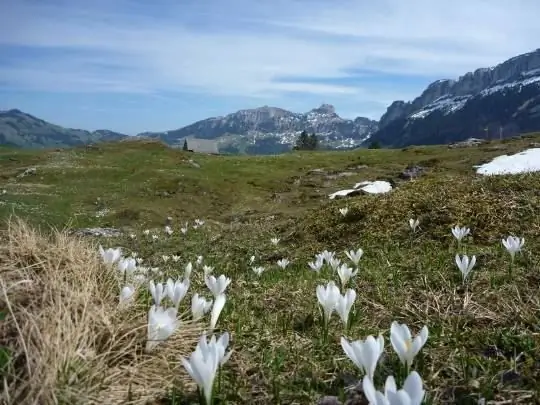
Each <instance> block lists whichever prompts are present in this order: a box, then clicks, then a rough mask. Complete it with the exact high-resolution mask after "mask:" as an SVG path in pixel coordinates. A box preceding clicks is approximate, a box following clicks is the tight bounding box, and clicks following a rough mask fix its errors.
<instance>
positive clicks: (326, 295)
mask: <svg viewBox="0 0 540 405" xmlns="http://www.w3.org/2000/svg"><path fill="white" fill-rule="evenodd" d="M316 293H317V299H318V301H319V304H320V305H321V307H322V309H323V317H324V324H325V325H328V322H329V321H330V317H331V316H332V313H333V312H334V310H335V309H336V304H337V302H338V299H339V297H340V296H341V294H340V292H339V288H338V287H337V286H336V284H335V283H334V282H333V281H330V282H328V284H327V285H326V286H323V285H318V286H317V288H316Z"/></svg>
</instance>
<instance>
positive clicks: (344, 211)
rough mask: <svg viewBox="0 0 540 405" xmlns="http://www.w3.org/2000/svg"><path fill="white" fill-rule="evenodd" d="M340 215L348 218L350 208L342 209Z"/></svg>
mask: <svg viewBox="0 0 540 405" xmlns="http://www.w3.org/2000/svg"><path fill="white" fill-rule="evenodd" d="M339 213H340V214H341V215H343V216H344V217H345V216H347V214H348V213H349V207H344V208H340V209H339Z"/></svg>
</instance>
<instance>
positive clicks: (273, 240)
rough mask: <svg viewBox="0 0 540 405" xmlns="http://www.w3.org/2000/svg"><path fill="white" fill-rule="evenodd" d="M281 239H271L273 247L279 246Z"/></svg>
mask: <svg viewBox="0 0 540 405" xmlns="http://www.w3.org/2000/svg"><path fill="white" fill-rule="evenodd" d="M279 241H280V239H279V238H275V237H274V238H272V239H270V242H272V244H273V245H277V244H278V243H279Z"/></svg>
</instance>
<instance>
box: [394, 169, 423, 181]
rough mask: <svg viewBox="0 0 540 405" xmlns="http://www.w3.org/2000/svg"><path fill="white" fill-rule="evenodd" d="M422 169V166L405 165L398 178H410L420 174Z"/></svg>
mask: <svg viewBox="0 0 540 405" xmlns="http://www.w3.org/2000/svg"><path fill="white" fill-rule="evenodd" d="M424 170H425V168H424V167H422V166H416V165H413V166H407V168H406V169H405V170H403V171H402V172H401V174H400V175H399V178H400V179H403V180H412V179H415V178H417V177H419V176H420V175H422V174H423V173H424Z"/></svg>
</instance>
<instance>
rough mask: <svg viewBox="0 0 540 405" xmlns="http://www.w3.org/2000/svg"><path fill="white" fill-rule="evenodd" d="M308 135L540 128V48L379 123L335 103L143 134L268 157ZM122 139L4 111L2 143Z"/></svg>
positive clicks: (443, 87) (361, 140)
mask: <svg viewBox="0 0 540 405" xmlns="http://www.w3.org/2000/svg"><path fill="white" fill-rule="evenodd" d="M303 130H306V131H308V132H310V133H312V132H315V133H316V134H317V135H318V137H319V139H320V144H321V146H322V147H325V148H330V149H344V148H354V147H359V146H368V145H369V144H371V143H373V142H377V143H379V144H381V145H382V146H388V147H401V146H407V145H419V144H437V143H449V142H453V141H459V140H464V139H466V138H468V137H471V136H474V137H482V136H488V137H492V136H502V137H508V136H512V135H516V134H518V133H522V132H530V131H537V130H540V49H537V50H535V51H533V52H529V53H526V54H523V55H519V56H516V57H513V58H511V59H508V60H507V61H504V62H503V63H501V64H499V65H496V66H494V67H491V68H480V69H477V70H475V71H474V72H469V73H466V74H464V75H463V76H461V77H459V78H458V79H456V80H452V79H442V80H437V81H435V82H433V83H431V84H430V85H428V86H427V87H426V89H425V90H424V91H423V92H422V93H421V95H420V96H418V97H417V98H415V99H414V100H412V101H408V102H405V101H402V100H398V101H394V102H393V103H391V104H390V105H389V106H388V108H387V110H386V112H385V113H384V114H383V115H382V117H381V118H380V120H379V121H375V120H371V119H368V118H365V117H357V118H354V119H345V118H342V117H340V116H339V115H338V114H337V113H336V111H335V108H334V107H333V106H332V105H329V104H322V105H321V106H319V107H317V108H314V109H312V110H310V111H308V112H305V113H295V112H291V111H288V110H285V109H283V108H279V107H271V106H263V107H259V108H252V109H245V110H239V111H236V112H234V113H231V114H227V115H225V116H219V117H211V118H207V119H204V120H200V121H197V122H194V123H193V124H190V125H187V126H184V127H182V128H178V129H174V130H170V131H164V132H143V133H140V134H138V135H137V137H150V138H154V139H160V140H162V141H164V142H166V143H168V144H170V145H181V144H182V143H183V140H184V139H185V138H189V137H194V138H202V139H208V140H213V141H215V142H216V143H217V144H218V146H219V149H220V151H222V152H230V153H248V154H266V153H280V152H285V151H288V150H290V148H291V147H292V145H293V144H294V142H295V140H296V138H297V136H298V135H299V134H300V132H302V131H303ZM124 138H127V135H125V134H120V133H117V132H113V131H107V130H99V131H93V132H90V131H84V130H80V129H68V128H63V127H61V126H58V125H54V124H50V123H48V122H46V121H43V120H40V119H39V118H36V117H34V116H32V115H30V114H25V113H23V112H21V111H19V110H9V111H3V112H0V144H6V145H11V146H18V147H68V146H75V145H82V144H86V143H91V142H100V141H110V140H120V139H124Z"/></svg>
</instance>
